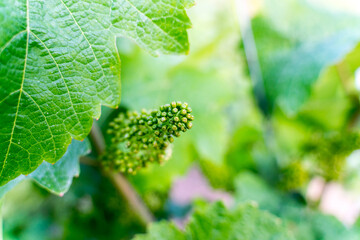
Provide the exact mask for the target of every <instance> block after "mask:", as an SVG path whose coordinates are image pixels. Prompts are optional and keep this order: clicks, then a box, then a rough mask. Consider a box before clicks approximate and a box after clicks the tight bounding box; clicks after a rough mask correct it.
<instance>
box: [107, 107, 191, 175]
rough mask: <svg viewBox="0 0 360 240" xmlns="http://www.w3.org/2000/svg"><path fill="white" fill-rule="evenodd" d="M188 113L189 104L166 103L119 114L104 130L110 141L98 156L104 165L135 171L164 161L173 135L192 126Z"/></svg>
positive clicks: (133, 172)
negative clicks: (139, 110)
mask: <svg viewBox="0 0 360 240" xmlns="http://www.w3.org/2000/svg"><path fill="white" fill-rule="evenodd" d="M190 112H191V110H190ZM188 113H189V107H188V104H187V103H181V102H172V103H171V104H165V105H163V106H161V107H159V110H152V111H146V110H142V111H141V113H140V114H139V113H138V112H136V111H133V112H127V113H120V114H119V116H118V117H116V118H115V119H114V120H113V121H112V122H111V123H110V124H109V129H108V130H107V133H108V134H109V135H111V138H110V139H111V144H110V145H109V146H108V148H107V149H106V151H105V153H104V154H103V156H102V157H101V159H102V163H103V166H104V168H106V169H113V170H116V171H121V172H125V173H129V174H135V173H136V172H137V171H138V170H140V169H141V168H143V167H146V166H147V165H148V164H147V163H149V162H158V163H163V162H164V161H165V160H167V159H166V158H165V155H166V154H165V151H166V149H167V148H168V146H169V144H170V143H172V142H174V136H176V137H179V136H180V132H181V131H182V132H185V131H187V130H188V129H190V128H191V126H192V125H191V121H192V120H193V116H192V115H190V114H188ZM179 116H182V117H179ZM189 126H190V127H189Z"/></svg>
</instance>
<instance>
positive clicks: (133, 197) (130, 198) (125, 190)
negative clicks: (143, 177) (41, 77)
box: [80, 121, 154, 225]
mask: <svg viewBox="0 0 360 240" xmlns="http://www.w3.org/2000/svg"><path fill="white" fill-rule="evenodd" d="M89 137H90V140H91V143H92V145H93V146H94V148H95V150H96V152H97V155H98V156H100V155H101V154H102V153H103V152H104V151H105V146H106V145H105V140H104V136H103V134H102V132H101V130H100V128H99V126H98V124H97V123H96V122H95V121H94V123H93V126H92V129H91V132H90V136H89ZM80 161H81V163H83V164H86V165H90V166H95V167H98V168H100V169H101V171H102V173H103V174H104V176H106V177H107V178H108V179H109V180H110V181H111V182H112V184H113V185H114V187H115V188H116V190H117V191H118V193H119V194H121V195H122V196H123V197H124V198H125V200H126V202H127V203H128V204H129V206H130V207H131V208H132V209H133V211H134V212H135V213H136V214H137V215H138V217H139V219H140V220H141V222H142V223H143V224H144V225H148V224H149V223H151V222H153V221H154V216H153V215H152V213H151V211H150V210H149V209H148V207H147V206H146V205H145V203H144V202H143V200H142V199H141V198H140V196H139V195H138V193H137V192H136V190H135V189H134V187H133V186H132V185H131V183H130V182H129V181H128V180H127V179H126V178H125V176H124V175H122V174H121V173H116V172H113V171H111V170H105V169H103V168H102V167H101V164H98V161H96V160H92V159H91V158H89V157H82V158H81V159H80Z"/></svg>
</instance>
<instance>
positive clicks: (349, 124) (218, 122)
mask: <svg viewBox="0 0 360 240" xmlns="http://www.w3.org/2000/svg"><path fill="white" fill-rule="evenodd" d="M315 2H316V1H314V2H313V3H312V2H310V1H305V0H289V1H286V2H284V1H269V0H264V1H260V4H259V5H256V4H254V6H255V10H251V14H252V15H251V18H252V19H251V26H252V30H253V34H254V39H255V46H256V48H257V54H258V57H259V61H260V67H261V73H262V76H263V80H264V86H265V91H266V96H267V103H268V105H269V107H270V108H271V114H269V115H266V116H264V115H263V114H262V111H261V110H260V109H259V107H258V106H257V104H256V102H257V98H258V96H256V94H255V93H253V85H252V84H253V83H252V80H251V79H250V76H249V69H248V65H247V64H248V63H247V60H248V59H247V58H246V57H247V56H246V54H245V52H244V47H246V44H245V45H244V44H243V42H242V41H243V39H244V38H246V37H247V35H246V34H249V32H248V31H245V33H246V34H243V36H241V34H240V30H239V22H238V16H237V14H238V13H237V12H236V10H235V9H236V7H235V6H236V3H235V2H232V1H224V2H223V1H221V2H219V1H216V0H199V1H197V4H196V6H195V7H193V8H192V9H190V10H189V15H190V18H191V20H192V22H193V28H192V29H191V30H190V31H189V38H190V43H191V50H190V53H189V55H188V56H160V57H158V58H154V57H152V56H150V55H149V54H148V53H146V52H144V51H142V50H141V49H140V48H139V47H138V46H136V45H135V44H134V43H133V42H131V41H129V40H126V39H122V38H119V39H118V40H117V47H118V50H119V53H120V55H121V59H122V105H121V106H120V108H119V109H117V110H111V109H108V108H105V107H103V108H102V118H101V119H100V120H99V121H98V123H99V125H100V126H101V128H102V130H103V132H104V133H106V129H107V127H108V124H109V122H110V121H111V120H112V119H113V118H114V117H115V116H117V115H118V113H119V112H124V111H126V110H137V111H140V110H141V109H142V108H147V109H152V108H156V107H157V106H159V105H163V104H165V103H167V102H171V101H173V100H177V99H180V100H182V101H186V102H188V103H189V105H190V106H191V107H192V109H193V114H194V115H195V120H194V127H193V129H192V131H189V132H188V133H186V134H184V135H183V136H182V137H181V138H179V139H177V141H176V144H174V145H173V149H172V157H171V159H170V160H169V161H168V162H167V163H166V164H165V165H163V166H156V165H151V166H149V167H148V168H147V169H144V170H141V171H139V173H138V174H137V175H135V176H128V179H129V180H130V181H131V183H132V184H133V186H134V187H135V188H136V190H137V191H138V193H139V195H140V196H141V197H142V198H143V200H144V201H145V203H146V204H147V206H148V207H149V209H150V210H151V211H152V212H153V213H154V215H155V217H156V218H157V219H170V218H171V217H172V216H173V215H176V214H175V212H176V209H175V210H174V208H175V207H176V206H175V207H174V206H173V204H174V203H172V202H171V201H172V200H171V198H170V197H169V195H170V194H169V192H170V190H171V188H172V187H173V183H174V181H175V180H176V179H177V178H178V177H179V176H183V175H185V173H186V172H187V171H188V170H189V168H190V167H191V166H193V165H194V164H197V165H199V166H200V168H201V170H202V172H203V174H204V176H205V177H206V178H207V179H208V180H209V182H210V184H211V185H212V186H213V187H214V188H221V189H224V190H226V191H227V192H228V193H230V194H232V195H233V196H234V201H235V206H240V207H238V208H237V207H235V208H229V209H226V208H224V207H223V206H221V205H220V204H215V205H210V206H209V205H207V204H205V205H201V204H200V205H198V206H195V207H194V209H195V210H194V211H195V215H193V217H191V219H192V220H190V223H189V225H187V227H185V233H184V232H183V231H181V230H179V229H177V228H176V227H175V226H174V225H173V224H169V223H167V222H160V223H156V224H153V225H151V227H150V229H149V234H148V235H146V236H139V237H137V239H188V238H192V239H204V238H201V237H199V236H204V235H202V234H205V236H207V238H208V235H206V234H208V233H209V232H207V230H209V231H210V230H211V229H212V228H213V227H214V226H215V225H217V224H219V226H220V225H221V226H223V227H224V228H226V229H227V230H229V231H227V232H226V233H225V232H224V233H223V232H219V233H216V234H219V235H218V237H219V239H227V238H226V237H224V236H241V237H244V236H252V238H249V239H256V238H254V236H257V235H251V234H257V233H256V232H254V231H253V227H254V225H255V224H258V217H259V216H263V214H264V212H263V210H265V211H268V212H270V213H271V214H272V215H270V214H267V213H266V214H265V215H266V216H265V217H264V219H265V220H266V219H268V220H269V222H270V225H271V227H266V229H267V230H266V231H265V230H264V232H261V231H260V232H259V234H261V233H264V234H269V233H273V232H272V231H275V230H279V229H284V228H285V230H286V231H285V232H286V233H287V232H291V234H292V235H293V236H294V238H295V239H297V240H332V239H334V240H338V239H342V240H343V239H344V240H350V239H359V238H360V224H359V223H360V220H359V221H357V223H355V224H354V225H353V226H349V227H347V226H344V224H343V223H341V222H340V221H339V220H338V219H336V217H335V216H330V215H325V214H323V213H321V212H320V210H319V209H318V208H317V205H316V204H315V203H312V202H310V201H308V199H306V191H307V187H308V183H309V181H310V180H311V179H313V178H314V177H319V176H320V177H322V178H323V179H324V180H325V181H326V182H329V181H337V182H338V183H341V184H343V185H344V186H349V184H348V183H350V182H354V181H357V182H359V180H360V178H359V176H360V171H359V169H360V165H355V167H353V166H354V165H351V166H350V165H349V158H348V156H349V155H350V154H351V153H352V152H353V151H354V150H356V149H358V148H359V131H358V129H359V127H360V119H359V115H360V114H359V113H360V104H359V98H358V90H356V88H355V84H354V73H355V71H356V69H357V68H358V67H359V65H360V64H359V63H360V45H359V44H358V42H359V40H360V31H359V30H358V26H359V23H360V20H359V17H358V16H354V14H351V13H349V12H346V11H345V10H340V9H338V10H337V11H335V10H334V9H333V8H331V10H330V8H328V6H326V5H323V7H322V8H320V7H319V5H317V4H315ZM249 12H250V10H249ZM105 137H106V138H108V137H109V136H108V135H106V134H105ZM107 140H109V139H107ZM94 156H95V155H94ZM349 168H350V170H351V171H349ZM194 184H195V183H194ZM352 186H353V187H359V184H354V185H352ZM189 187H191V186H189ZM29 189H31V190H29ZM30 193H31V194H30ZM249 201H250V202H252V203H253V204H255V205H258V208H259V209H257V208H254V207H252V206H249V205H244V204H245V203H248V202H249ZM19 203H21V204H19ZM17 204H18V205H20V207H18V205H17ZM339 204H341V203H339ZM244 206H245V207H244ZM18 208H19V209H18ZM15 210H16V211H15ZM247 211H249V212H250V213H249V214H248V215H246V214H245V215H243V213H244V212H246V213H248V212H247ZM17 212H21V214H16V213H17ZM273 215H275V216H276V217H274V216H273ZM252 216H256V217H253V218H252ZM242 217H244V218H242ZM246 217H249V218H246ZM259 218H261V217H259ZM28 219H32V221H28ZM214 219H215V220H216V221H217V220H219V221H218V222H216V221H215V220H214ZM229 219H231V221H233V223H234V225H232V224H231V223H229V221H230V220H229ZM244 219H247V220H244ZM280 219H281V220H280ZM213 220H214V222H212V221H213ZM265 220H264V221H265ZM237 221H239V222H237ZM279 222H281V223H279ZM212 223H214V224H215V225H212ZM240 223H241V224H244V225H245V226H247V227H249V229H250V230H249V231H250V233H249V234H250V235H246V234H245V233H236V231H235V230H234V226H237V225H236V224H240ZM261 223H262V222H261ZM279 224H280V225H281V227H280V225H279ZM265 225H266V226H268V225H267V224H265ZM4 226H5V229H4V231H5V234H6V235H5V236H6V237H5V239H25V240H26V239H131V238H132V237H133V236H134V234H137V233H143V232H144V231H145V228H144V226H142V225H141V224H140V223H139V220H138V219H137V217H136V216H134V214H133V213H132V212H131V210H130V209H129V207H128V206H127V203H126V202H125V200H124V199H123V198H122V197H121V196H119V195H118V194H117V193H116V192H115V190H114V188H113V187H112V186H111V184H110V183H109V182H108V181H107V180H106V179H104V178H103V177H102V176H101V174H100V173H99V172H98V171H96V170H95V169H93V168H92V167H86V166H82V173H81V175H80V177H79V178H78V179H76V180H75V181H74V184H73V185H72V187H71V189H70V191H69V192H68V193H67V194H66V195H65V196H64V197H63V198H58V197H54V196H51V195H49V194H47V193H45V192H44V191H42V190H40V189H39V188H37V187H36V186H32V185H31V184H30V183H27V182H24V183H23V184H21V185H20V186H18V187H17V188H16V189H14V191H11V193H10V195H9V196H8V197H7V202H6V204H5V225H4ZM261 226H262V225H261ZM283 227H284V228H283ZM269 228H270V229H269ZM232 230H234V231H232ZM268 230H269V231H268ZM270 230H271V231H270ZM281 231H282V230H281ZM212 233H213V232H212ZM230 233H231V234H235V235H231V234H230ZM213 234H215V233H213ZM221 234H225V235H221ZM226 234H230V235H226ZM236 234H243V235H236ZM266 236H268V235H266ZM221 237H222V238H221ZM257 237H258V236H257ZM244 238H245V237H244ZM245 239H246V238H245ZM257 239H267V238H257ZM273 239H281V238H280V237H279V238H276V237H274V238H273ZM286 239H289V238H286Z"/></svg>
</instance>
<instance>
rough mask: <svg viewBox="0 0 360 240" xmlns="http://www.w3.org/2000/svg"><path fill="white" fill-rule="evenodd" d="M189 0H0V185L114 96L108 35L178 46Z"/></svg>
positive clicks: (49, 153) (59, 147)
mask: <svg viewBox="0 0 360 240" xmlns="http://www.w3.org/2000/svg"><path fill="white" fill-rule="evenodd" d="M190 5H192V1H190V0H183V1H168V0H160V1H156V3H154V2H153V1H141V2H139V1H133V0H107V1H100V0H99V1H95V0H93V1H85V0H82V1H75V0H48V1H45V0H14V1H13V0H4V1H1V2H0V24H1V26H2V27H1V29H0V36H1V39H0V81H1V85H0V108H1V109H2V111H1V113H0V119H1V120H0V125H1V126H2V127H1V129H0V185H3V184H5V183H6V182H8V181H10V180H11V179H14V178H15V177H17V176H19V175H20V174H29V173H31V172H32V171H34V170H35V169H36V168H37V167H38V166H39V165H40V164H41V163H42V162H43V161H44V160H45V161H47V162H50V163H55V162H56V161H57V160H59V159H60V158H61V157H62V155H63V154H64V153H65V151H66V148H67V146H68V145H69V144H70V142H71V138H74V139H77V140H81V139H84V138H85V137H86V135H87V134H88V133H89V131H90V128H91V125H92V121H93V118H99V116H100V112H101V111H100V105H101V104H103V105H107V106H111V107H116V106H117V105H118V104H119V102H120V59H119V55H118V52H117V49H116V46H115V38H116V36H124V37H129V38H132V39H133V40H134V41H135V42H137V43H138V44H139V45H140V46H142V47H144V48H145V49H146V50H148V51H149V52H150V53H153V54H158V53H186V52H187V51H188V47H189V46H188V40H187V32H186V30H187V29H188V28H189V27H190V21H189V19H188V17H187V15H186V12H185V7H189V6H190Z"/></svg>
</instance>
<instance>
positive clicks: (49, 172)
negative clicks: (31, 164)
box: [0, 140, 90, 198]
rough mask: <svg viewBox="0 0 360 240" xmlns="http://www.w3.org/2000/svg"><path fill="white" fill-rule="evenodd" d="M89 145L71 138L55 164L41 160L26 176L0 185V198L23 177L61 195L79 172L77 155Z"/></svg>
mask: <svg viewBox="0 0 360 240" xmlns="http://www.w3.org/2000/svg"><path fill="white" fill-rule="evenodd" d="M89 150H90V145H89V143H88V142H87V141H83V142H80V141H76V140H73V141H72V143H71V144H70V145H69V147H68V149H67V151H66V153H65V154H64V156H63V157H62V158H61V159H60V160H59V161H58V162H57V163H55V164H51V163H48V162H43V163H42V164H41V165H40V166H39V167H38V168H37V169H36V170H35V171H34V172H32V173H31V174H30V175H28V176H24V175H21V176H19V177H17V178H15V179H14V180H11V181H10V182H8V183H7V184H5V185H4V186H1V187H0V198H2V197H3V196H4V195H5V194H6V193H7V192H8V191H10V190H11V189H12V188H13V187H14V186H15V185H17V184H18V183H20V182H22V181H23V180H25V179H33V180H34V181H36V182H37V183H38V184H39V185H40V186H41V187H43V188H45V189H47V190H48V191H50V192H52V193H55V194H58V195H62V194H64V193H65V192H67V191H68V190H69V188H70V185H71V183H72V179H73V178H74V177H76V176H79V174H80V166H79V157H80V156H82V155H85V154H87V153H88V152H89Z"/></svg>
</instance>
